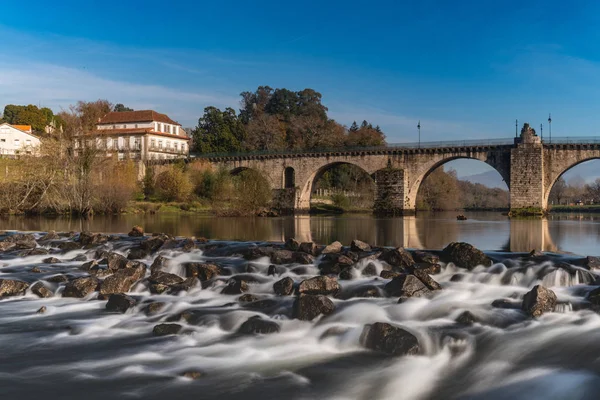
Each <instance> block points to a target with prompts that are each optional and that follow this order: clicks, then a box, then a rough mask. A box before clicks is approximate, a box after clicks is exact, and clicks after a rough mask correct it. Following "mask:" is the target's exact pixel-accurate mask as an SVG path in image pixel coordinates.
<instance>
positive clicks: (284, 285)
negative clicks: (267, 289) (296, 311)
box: [273, 277, 294, 296]
mask: <svg viewBox="0 0 600 400" xmlns="http://www.w3.org/2000/svg"><path fill="white" fill-rule="evenodd" d="M273 291H274V292H275V294H276V295H278V296H289V295H290V294H292V292H293V291H294V280H293V279H292V278H290V277H286V278H283V279H281V280H279V281H277V282H275V283H274V284H273Z"/></svg>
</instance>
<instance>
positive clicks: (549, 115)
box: [548, 114, 552, 144]
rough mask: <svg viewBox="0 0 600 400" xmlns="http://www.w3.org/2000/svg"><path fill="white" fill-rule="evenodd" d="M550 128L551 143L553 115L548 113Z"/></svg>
mask: <svg viewBox="0 0 600 400" xmlns="http://www.w3.org/2000/svg"><path fill="white" fill-rule="evenodd" d="M548 130H549V131H550V144H552V115H551V114H548Z"/></svg>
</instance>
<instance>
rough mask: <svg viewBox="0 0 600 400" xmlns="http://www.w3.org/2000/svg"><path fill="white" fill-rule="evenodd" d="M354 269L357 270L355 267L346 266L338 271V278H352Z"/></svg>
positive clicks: (347, 279) (345, 279)
mask: <svg viewBox="0 0 600 400" xmlns="http://www.w3.org/2000/svg"><path fill="white" fill-rule="evenodd" d="M354 271H357V270H356V268H353V267H346V268H344V269H343V270H342V271H341V272H340V275H339V278H340V279H341V280H344V281H349V280H352V279H354V274H353V272H354Z"/></svg>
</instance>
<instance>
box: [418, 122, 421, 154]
mask: <svg viewBox="0 0 600 400" xmlns="http://www.w3.org/2000/svg"><path fill="white" fill-rule="evenodd" d="M417 129H418V130H419V148H421V120H419V123H418V124H417Z"/></svg>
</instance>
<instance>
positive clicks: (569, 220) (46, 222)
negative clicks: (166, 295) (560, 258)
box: [0, 212, 600, 255]
mask: <svg viewBox="0 0 600 400" xmlns="http://www.w3.org/2000/svg"><path fill="white" fill-rule="evenodd" d="M465 214H466V216H467V218H468V220H467V221H457V220H456V213H452V212H450V213H432V214H427V213H419V214H418V215H417V216H406V217H397V218H376V217H373V216H371V215H342V216H308V215H300V216H290V217H280V218H233V217H232V218H218V217H213V216H208V215H206V216H202V215H168V214H154V215H150V214H148V215H122V216H95V217H92V218H90V219H87V220H81V219H69V218H47V217H21V216H10V217H5V218H0V229H4V230H19V231H49V230H56V231H83V230H87V231H92V232H106V233H126V232H129V230H130V229H131V227H132V226H133V225H141V226H143V227H144V228H145V230H146V232H165V233H170V234H174V235H180V236H196V237H206V238H210V239H218V240H243V241H276V242H280V241H283V240H285V239H286V238H288V237H295V238H296V239H297V240H299V241H303V242H307V241H314V242H317V243H321V244H323V243H330V242H332V241H334V240H339V241H340V242H342V243H343V244H346V245H348V244H350V242H351V241H352V240H353V239H360V240H363V241H365V242H368V243H371V244H374V245H378V246H402V247H408V248H422V249H442V248H444V247H445V246H446V245H447V244H448V243H450V242H453V241H465V242H468V243H471V244H473V245H474V246H476V247H478V248H481V249H484V250H504V251H517V252H528V251H531V250H534V249H535V250H542V251H552V252H555V251H565V252H573V253H576V254H582V255H598V254H599V253H600V223H599V222H600V220H599V218H600V216H598V215H553V216H551V217H550V218H549V219H526V220H509V219H508V218H507V217H505V216H502V215H501V214H500V213H496V212H471V213H465Z"/></svg>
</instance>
